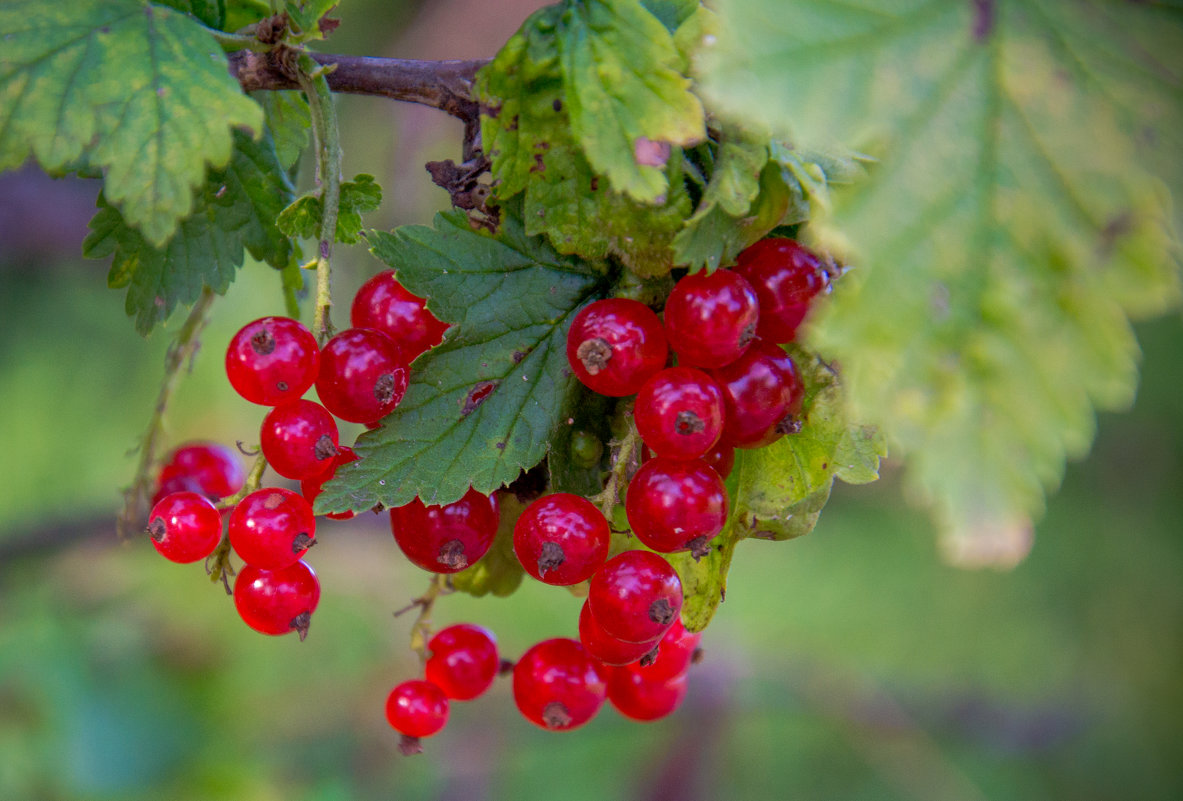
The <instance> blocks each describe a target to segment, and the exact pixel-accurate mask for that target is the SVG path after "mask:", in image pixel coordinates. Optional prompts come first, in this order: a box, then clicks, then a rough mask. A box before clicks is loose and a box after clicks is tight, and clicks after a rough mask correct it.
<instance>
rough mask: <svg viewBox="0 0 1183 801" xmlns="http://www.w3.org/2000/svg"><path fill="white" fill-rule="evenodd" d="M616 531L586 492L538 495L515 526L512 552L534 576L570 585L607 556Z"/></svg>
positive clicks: (583, 578) (602, 561) (584, 579)
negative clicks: (583, 495) (613, 532)
mask: <svg viewBox="0 0 1183 801" xmlns="http://www.w3.org/2000/svg"><path fill="white" fill-rule="evenodd" d="M611 537H612V532H611V531H610V530H609V528H608V521H607V520H606V519H605V518H604V515H603V513H601V512H600V510H599V509H597V508H596V507H595V505H594V504H593V503H592V502H591V501H589V500H587V499H586V498H583V497H580V496H579V495H572V494H571V493H569V492H556V493H554V494H551V495H544V496H543V497H541V498H538V499H537V500H535V501H534V502H533V503H531V504H530V505H529V506H527V507H526V509H525V511H523V512H522V515H521V517H519V518H518V520H517V523H516V524H515V525H514V529H513V552H514V553H515V554H516V555H517V557H518V561H519V562H521V563H522V567H524V568H525V569H526V572H527V573H529V574H530V575H531V576H533V577H534V578H536V579H538V580H539V581H541V582H543V583H545V584H553V585H555V586H561V587H566V586H570V585H572V584H578V583H579V582H581V581H586V580H587V579H589V578H591V575H592V573H594V572H596V569H597V568H599V567H600V565H602V564H604V562H605V561H606V560H607V559H608V548H609V545H610V539H611Z"/></svg>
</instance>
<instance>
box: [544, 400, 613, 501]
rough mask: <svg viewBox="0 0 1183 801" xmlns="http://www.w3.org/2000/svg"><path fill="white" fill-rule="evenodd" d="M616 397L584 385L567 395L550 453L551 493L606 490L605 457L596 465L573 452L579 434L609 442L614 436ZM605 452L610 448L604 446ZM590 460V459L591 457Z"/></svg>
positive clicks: (548, 472) (548, 466) (548, 457)
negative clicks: (611, 425)
mask: <svg viewBox="0 0 1183 801" xmlns="http://www.w3.org/2000/svg"><path fill="white" fill-rule="evenodd" d="M613 401H614V399H612V398H608V397H605V396H604V395H600V394H598V393H596V392H592V391H591V390H589V389H587V388H586V387H584V386H583V385H582V384H580V385H578V386H577V387H575V389H574V390H573V391H571V392H569V393H568V394H567V398H566V404H565V405H564V408H563V409H562V411H561V412H560V415H559V417H560V424H559V427H558V429H557V430H556V432H555V436H554V438H553V439H552V440H551V443H550V451H549V453H547V456H546V467H547V474H548V476H549V478H550V485H549V486H550V491H551V492H572V493H574V494H576V495H588V496H590V495H595V494H596V493H598V492H600V491H601V490H603V489H604V471H605V466H604V465H603V464H601V461H602V460H596V461H595V463H594V464H588V463H586V462H584V461H581V460H580V459H579V458H578V456H577V455H575V454H573V453H572V449H573V447H574V443H573V442H572V440H573V439H574V438H575V437H576V435H579V436H581V437H584V438H588V437H590V438H593V439H592V441H594V440H599V441H600V442H601V443H606V442H608V441H609V440H611V438H612V432H611V431H610V430H609V426H608V423H609V420H610V418H611V416H612V406H613ZM603 450H604V451H605V452H606V451H607V448H604V449H603ZM589 461H590V460H589Z"/></svg>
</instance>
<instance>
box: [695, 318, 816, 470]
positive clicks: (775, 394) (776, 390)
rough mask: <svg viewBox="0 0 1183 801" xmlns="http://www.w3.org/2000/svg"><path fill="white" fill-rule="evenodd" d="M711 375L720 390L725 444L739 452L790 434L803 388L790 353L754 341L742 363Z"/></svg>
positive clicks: (721, 368) (740, 361) (799, 406)
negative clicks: (721, 393)
mask: <svg viewBox="0 0 1183 801" xmlns="http://www.w3.org/2000/svg"><path fill="white" fill-rule="evenodd" d="M711 375H712V376H714V378H715V381H717V382H718V384H719V387H720V389H722V390H723V406H724V408H725V409H726V413H725V414H726V419H725V421H724V423H723V439H724V440H726V441H727V442H728V443H730V444H731V445H734V446H735V447H737V448H761V447H764V446H765V445H769V444H771V443H773V442H775V441H776V440H778V439H780V438H781V436H782V435H784V434H786V433H789V432H791V431H794V430H795V429H796V428H797V426H798V425H799V421H798V420H797V414H798V413H799V412H800V411H801V399H802V398H803V397H804V394H805V387H804V385H803V384H802V383H801V378H800V376H799V375H798V373H797V365H795V364H794V363H793V360H792V358H790V357H789V354H787V353H785V352H784V350H783V349H782V348H781V347H780V346H778V345H774V344H772V343H771V342H765V341H763V340H761V341H759V342H756V343H755V344H753V345H752V347H751V348H749V349H748V352H747V353H745V354H744V355H743V356H742V357H741V358H740V359H738V360H737V361H735V362H732V363H731V364H729V365H727V366H726V367H720V368H718V369H717V370H712V371H711Z"/></svg>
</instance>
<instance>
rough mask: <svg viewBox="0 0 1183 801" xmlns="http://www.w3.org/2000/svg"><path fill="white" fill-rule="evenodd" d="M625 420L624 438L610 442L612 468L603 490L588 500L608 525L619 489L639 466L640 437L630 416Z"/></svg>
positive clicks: (610, 521) (618, 501) (618, 499)
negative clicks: (626, 421)
mask: <svg viewBox="0 0 1183 801" xmlns="http://www.w3.org/2000/svg"><path fill="white" fill-rule="evenodd" d="M627 420H628V429H627V431H626V432H625V434H624V436H623V437H621V438H620V439H618V440H616V439H614V440H612V442H611V448H612V450H611V454H612V456H611V462H612V467H611V469H610V470H609V471H608V478H607V480H606V481H605V482H604V489H603V491H601V492H599V493H597V494H596V495H593V496H591V497H590V498H589V499H588V500H590V501H591V502H592V503H594V504H595V505H596V506H597V507H599V509H600V511H601V512H603V513H604V517H605V518H606V519H607V520H608V523H609V525H611V523H612V512H613V510H614V509H615V508H616V505H617V504H618V503H620V491H621V489H623V488H624V486H625V485H626V484H627V483H628V479H629V474H630V473H634V472H636V470H637V466H638V465H639V464H640V447H641V435H640V434H638V433H637V426H636V423H634V422H633V417H632V415H631V414H630V415H627Z"/></svg>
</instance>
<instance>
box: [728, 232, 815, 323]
mask: <svg viewBox="0 0 1183 801" xmlns="http://www.w3.org/2000/svg"><path fill="white" fill-rule="evenodd" d="M735 271H736V272H737V273H739V274H740V275H742V276H743V277H744V278H746V279H748V283H750V284H751V285H752V289H754V290H756V297H757V298H759V299H760V322H759V323H758V324H757V326H756V334H757V335H759V336H760V337H761V338H763V339H767V340H768V341H770V342H792V341H793V339H794V338H795V337H796V336H797V326H799V325H800V324H801V321H802V320H803V319H805V315H806V313H808V312H809V306H810V304H811V303H812V302H813V299H814V297H815V296H816V295H817V294H818V293H819V292H821V291H823V290H824V289H825V288H826V284H827V281H826V273H825V270H823V269H822V263H821V260H820V259H819V258H818V257H817V256H815V255H814V254H813V252H812V251H810V250H809V249H808V248H806V247H805V246H804V245H802V244H800V243H799V242H794V241H793V240H792V239H781V238H777V237H773V238H769V239H761V240H760V241H759V242H757V243H756V244H754V245H752V246H751V247H749V248H748V249H747V250H745V251H744V252H743V253H740V254H739V263H738V264H736V265H735Z"/></svg>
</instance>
